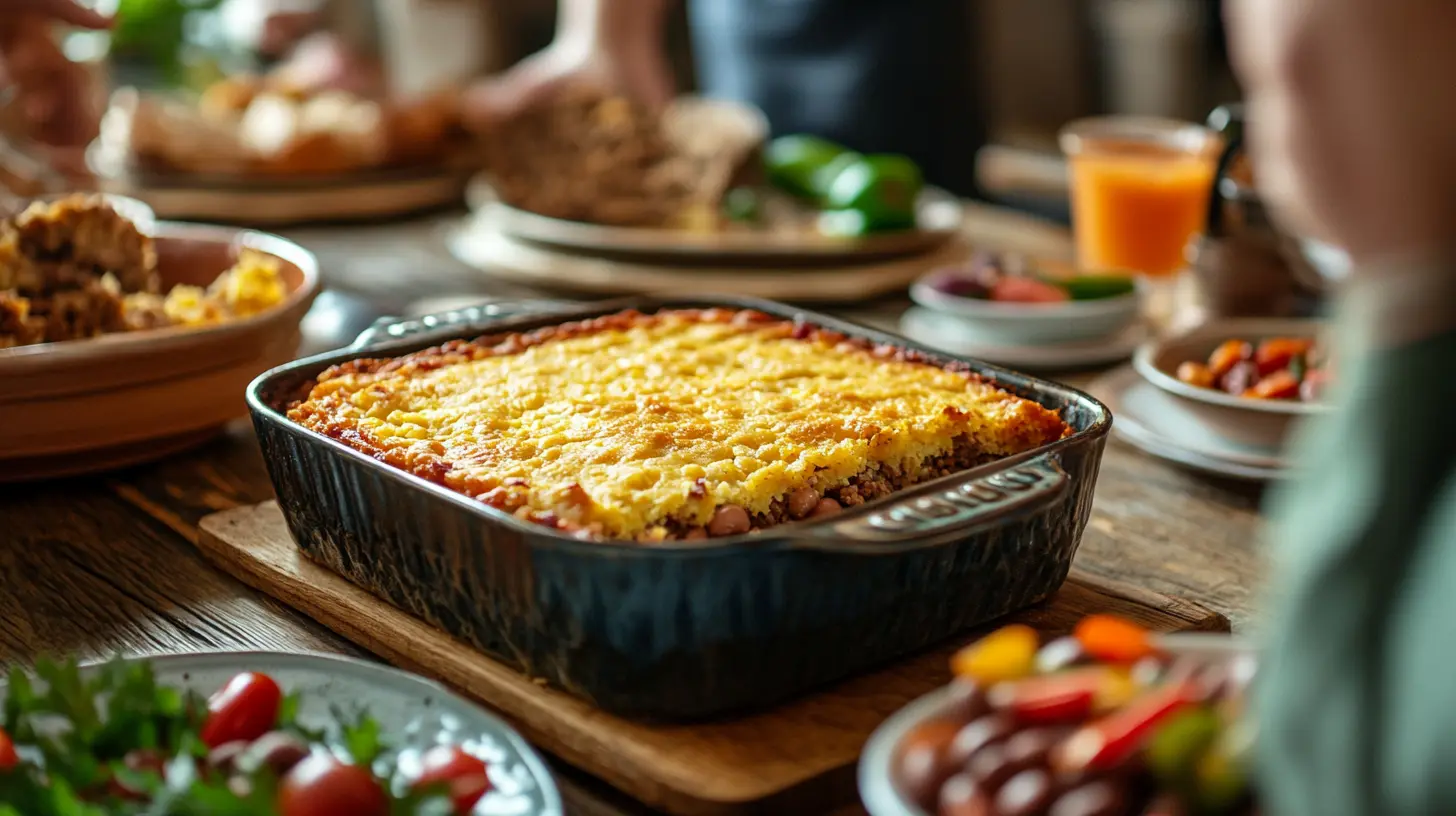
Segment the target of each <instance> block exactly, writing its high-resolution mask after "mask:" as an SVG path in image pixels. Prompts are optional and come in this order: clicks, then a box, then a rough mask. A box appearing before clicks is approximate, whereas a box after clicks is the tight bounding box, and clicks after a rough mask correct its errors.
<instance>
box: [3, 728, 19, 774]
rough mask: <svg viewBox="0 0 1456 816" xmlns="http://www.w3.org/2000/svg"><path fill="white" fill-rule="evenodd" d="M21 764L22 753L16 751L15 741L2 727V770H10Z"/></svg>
mask: <svg viewBox="0 0 1456 816" xmlns="http://www.w3.org/2000/svg"><path fill="white" fill-rule="evenodd" d="M19 764H20V754H18V753H16V751H15V741H14V740H12V739H10V735H9V734H7V733H5V729H3V728H0V771H8V770H11V769H12V768H14V767H15V766H17V765H19Z"/></svg>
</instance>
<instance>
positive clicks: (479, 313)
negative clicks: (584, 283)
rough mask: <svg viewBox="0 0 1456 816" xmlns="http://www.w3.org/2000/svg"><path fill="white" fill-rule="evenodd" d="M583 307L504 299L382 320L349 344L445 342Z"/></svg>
mask: <svg viewBox="0 0 1456 816" xmlns="http://www.w3.org/2000/svg"><path fill="white" fill-rule="evenodd" d="M579 305H580V304H578V303H572V302H570V301H565V300H500V301H492V302H490V303H480V304H476V305H474V306H467V307H465V308H463V309H450V310H448V311H444V312H434V313H432V314H427V315H421V316H419V317H410V318H405V317H381V318H379V319H378V320H376V321H374V323H373V324H372V325H370V326H369V328H367V329H365V330H364V331H363V332H361V333H360V334H359V336H358V337H357V338H355V339H354V342H353V343H350V344H349V350H350V351H362V350H363V349H366V348H368V347H370V346H373V345H376V344H378V343H386V342H390V341H394V340H404V339H407V338H415V337H419V336H422V335H429V334H439V335H440V336H441V338H442V339H443V338H445V337H450V336H453V335H457V334H459V333H460V329H461V328H462V327H465V326H480V327H481V328H484V327H486V326H488V325H490V324H491V323H493V322H495V321H497V320H505V319H507V318H511V317H524V316H526V315H538V314H550V313H551V312H560V311H565V310H567V309H572V308H575V307H577V306H579Z"/></svg>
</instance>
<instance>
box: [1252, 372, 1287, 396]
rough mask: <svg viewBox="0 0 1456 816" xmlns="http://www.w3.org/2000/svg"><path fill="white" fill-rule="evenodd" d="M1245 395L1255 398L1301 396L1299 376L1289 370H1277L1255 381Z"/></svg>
mask: <svg viewBox="0 0 1456 816" xmlns="http://www.w3.org/2000/svg"><path fill="white" fill-rule="evenodd" d="M1244 396H1246V397H1253V398H1255V399H1294V398H1295V397H1297V396H1299V378H1298V377H1295V376H1294V375H1293V374H1291V373H1289V372H1288V371H1276V372H1274V373H1273V374H1270V375H1269V376H1267V377H1265V378H1264V379H1262V380H1259V381H1258V382H1257V383H1254V387H1253V388H1250V389H1249V390H1248V391H1245V392H1244Z"/></svg>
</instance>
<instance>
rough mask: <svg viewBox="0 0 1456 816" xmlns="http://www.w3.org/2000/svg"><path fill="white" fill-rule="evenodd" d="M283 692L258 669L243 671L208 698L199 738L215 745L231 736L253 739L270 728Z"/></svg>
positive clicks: (232, 739)
mask: <svg viewBox="0 0 1456 816" xmlns="http://www.w3.org/2000/svg"><path fill="white" fill-rule="evenodd" d="M282 704H283V692H282V690H280V689H279V688H278V684H277V683H275V682H273V678H271V677H269V676H268V675H266V674H259V673H257V672H243V673H242V674H239V675H237V676H236V677H234V678H233V679H231V680H229V681H228V682H227V685H225V686H223V687H222V688H221V689H219V690H218V692H217V693H216V694H214V695H212V698H211V699H209V700H208V701H207V710H208V716H207V722H206V723H204V724H203V726H202V741H203V743H205V744H206V745H207V747H209V748H216V747H217V746H219V745H222V744H224V743H228V742H232V741H234V740H243V741H245V742H252V741H253V740H255V739H257V738H258V737H261V736H263V735H264V734H266V733H268V732H269V731H272V730H273V726H274V725H276V724H277V722H278V708H279V706H281V705H282Z"/></svg>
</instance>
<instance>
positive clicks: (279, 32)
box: [262, 0, 986, 195]
mask: <svg viewBox="0 0 1456 816" xmlns="http://www.w3.org/2000/svg"><path fill="white" fill-rule="evenodd" d="M278 1H279V0H264V2H269V3H276V2H278ZM479 1H480V2H484V1H485V0H479ZM330 2H331V4H332V5H333V6H334V7H335V8H341V7H342V8H352V7H354V6H355V4H356V3H358V2H361V0H330ZM673 2H686V3H687V10H688V14H689V19H690V21H691V26H692V34H693V51H694V56H695V59H696V62H697V74H698V80H699V84H700V85H701V91H702V93H703V94H704V95H705V96H711V97H716V98H720V99H730V100H736V101H740V102H745V103H748V104H752V105H756V106H758V107H759V108H761V109H762V110H763V111H764V112H765V113H766V114H767V116H768V119H769V123H770V125H771V127H772V128H773V131H774V132H775V134H784V133H812V134H814V135H817V136H823V137H825V138H828V139H831V140H834V141H837V142H841V143H843V144H845V145H846V146H848V147H851V148H853V149H855V150H858V151H861V152H890V153H904V154H906V155H908V156H909V157H910V158H912V159H914V160H915V162H916V163H917V164H919V165H920V166H921V167H922V168H923V169H924V171H925V174H926V177H927V179H928V180H930V181H931V182H932V183H935V184H939V185H941V186H943V187H946V188H947V189H950V190H952V191H954V192H957V193H960V194H963V195H974V194H975V193H976V192H977V191H976V188H975V155H976V151H977V150H978V149H980V147H981V146H982V145H983V144H984V143H985V138H986V134H985V125H984V121H983V117H982V105H981V101H980V98H979V96H978V94H977V89H976V83H975V77H974V76H973V75H972V74H973V72H972V70H971V69H972V63H971V59H970V57H969V54H971V53H973V47H972V31H971V22H970V11H971V5H970V4H969V3H967V2H966V0H916V2H903V1H902V0H559V1H558V6H557V27H556V37H555V39H554V41H553V42H552V43H551V45H550V46H549V47H547V48H546V49H545V50H544V51H541V52H539V53H537V54H535V55H532V56H531V57H528V58H527V59H526V60H524V61H522V62H521V63H520V64H518V65H516V66H515V67H514V68H512V69H511V70H509V71H507V72H505V73H504V74H502V75H500V76H497V77H492V78H490V79H487V80H484V81H482V82H480V83H479V84H478V85H477V86H476V87H475V88H474V89H473V90H472V92H471V93H470V94H469V95H468V97H467V105H468V108H467V113H468V115H469V116H470V118H471V119H472V121H473V122H474V124H476V125H477V126H480V127H488V126H489V124H490V123H491V122H492V121H499V120H501V119H503V118H507V117H510V116H512V115H514V114H515V113H517V112H519V111H521V110H522V109H524V108H526V107H529V106H531V105H535V104H538V103H541V102H544V101H545V100H547V99H549V98H550V96H551V94H552V92H554V91H555V90H556V89H558V88H560V87H561V86H562V85H564V84H566V83H568V82H572V81H576V80H586V81H589V82H594V83H596V84H598V85H600V86H603V87H605V88H606V89H609V90H611V91H615V92H619V93H623V94H626V95H628V96H631V97H634V98H635V99H637V100H638V101H640V102H643V103H645V104H647V105H648V106H651V107H658V108H660V107H662V106H663V105H666V104H667V103H668V102H669V101H670V100H671V99H672V97H673V96H674V95H675V94H676V93H677V91H678V84H677V80H676V78H675V77H674V76H673V72H672V69H671V67H670V64H669V60H668V57H667V54H666V52H665V45H666V39H667V37H666V30H665V28H666V23H667V20H668V13H669V11H670V10H671V6H670V4H671V3H673ZM349 13H350V14H352V13H354V12H349ZM335 16H336V17H338V16H346V15H340V14H335ZM318 22H319V18H318V17H317V16H314V17H300V16H298V15H297V14H294V13H289V12H279V13H277V14H274V15H271V16H270V20H269V22H267V23H266V24H265V26H264V37H263V39H262V44H263V45H264V47H266V48H269V49H272V50H274V51H277V52H281V51H282V49H283V48H284V47H285V46H286V45H288V44H290V43H291V42H292V41H294V40H298V39H299V38H302V37H304V36H305V34H304V32H308V31H313V30H315V29H316V28H317V25H318ZM301 47H302V46H301ZM308 47H309V48H311V49H317V50H316V51H315V53H316V54H317V55H321V56H316V57H315V59H316V61H317V64H319V65H321V66H324V65H326V66H329V67H331V68H332V70H333V71H334V72H335V74H336V75H337V76H338V77H339V78H343V77H345V76H347V75H348V71H349V70H350V69H349V68H348V67H347V66H348V64H349V59H348V58H347V57H345V56H342V55H341V54H342V53H343V52H340V51H339V50H337V48H336V47H334V46H329V47H325V46H323V45H321V44H318V43H315V44H313V45H310V46H308ZM295 59H296V58H294V57H290V62H293V61H294V60H295ZM314 76H316V77H317V79H318V82H319V84H327V83H328V82H330V81H331V80H330V79H329V77H328V75H326V74H325V73H324V72H319V73H317V74H315V75H314Z"/></svg>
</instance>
